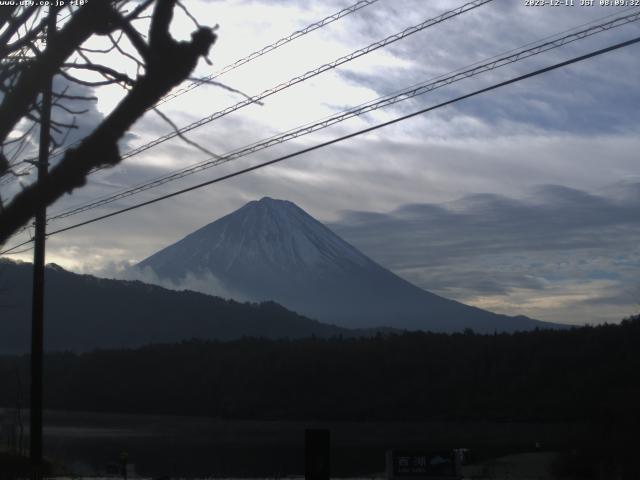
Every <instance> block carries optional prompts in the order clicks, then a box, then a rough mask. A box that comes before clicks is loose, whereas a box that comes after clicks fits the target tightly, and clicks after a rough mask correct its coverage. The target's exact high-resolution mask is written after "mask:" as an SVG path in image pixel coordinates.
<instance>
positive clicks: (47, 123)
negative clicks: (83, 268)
mask: <svg viewBox="0 0 640 480" xmlns="http://www.w3.org/2000/svg"><path fill="white" fill-rule="evenodd" d="M56 19H57V10H56V7H54V6H50V7H49V12H48V19H47V49H49V48H52V47H51V42H52V41H53V37H54V35H55V29H56ZM52 83H53V75H52V76H51V77H50V78H48V79H47V81H46V84H45V86H44V88H43V89H42V109H41V112H40V144H39V151H38V180H37V181H38V183H42V182H44V180H45V179H46V177H47V174H48V172H49V146H50V144H51V97H52ZM46 226H47V207H46V204H45V202H44V200H42V201H40V202H39V206H38V210H37V212H36V216H35V239H34V240H35V242H34V244H35V248H34V252H33V299H32V311H31V415H30V416H31V418H30V422H29V428H30V436H29V441H30V450H29V452H30V460H31V479H32V480H40V479H41V478H42V474H43V471H42V470H43V461H42V390H43V389H42V384H43V380H42V379H43V375H42V371H43V350H44V257H45V241H46Z"/></svg>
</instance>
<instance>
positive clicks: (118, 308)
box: [0, 259, 352, 353]
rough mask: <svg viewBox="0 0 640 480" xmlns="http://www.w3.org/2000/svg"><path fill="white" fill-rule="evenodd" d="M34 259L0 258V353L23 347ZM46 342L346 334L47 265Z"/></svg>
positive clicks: (282, 315) (93, 344)
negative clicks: (25, 260)
mask: <svg viewBox="0 0 640 480" xmlns="http://www.w3.org/2000/svg"><path fill="white" fill-rule="evenodd" d="M31 275H32V265H31V264H27V263H14V262H11V261H7V260H4V259H0V353H20V352H25V351H28V350H29V338H30V337H29V335H30V326H31ZM45 281H46V289H45V292H46V296H45V348H46V349H47V350H50V351H53V350H75V351H84V350H90V349H94V348H112V347H134V346H139V345H144V344H149V343H165V342H179V341H182V340H188V339H191V338H199V339H218V340H230V339H237V338H240V337H243V336H260V337H267V338H284V337H289V338H300V337H309V336H312V335H316V336H319V337H327V336H333V335H347V336H349V335H352V333H351V332H348V331H346V330H344V329H341V328H338V327H334V326H331V325H323V324H321V323H319V322H316V321H313V320H309V319H307V318H304V317H302V316H300V315H297V314H295V313H293V312H290V311H288V310H286V309H285V308H283V307H282V306H280V305H278V304H275V303H273V302H268V303H263V304H243V303H238V302H235V301H232V300H224V299H221V298H217V297H211V296H208V295H203V294H201V293H196V292H190V291H183V292H176V291H173V290H167V289H164V288H161V287H157V286H153V285H147V284H144V283H141V282H137V281H135V282H131V281H122V280H105V279H101V278H96V277H93V276H90V275H78V274H75V273H71V272H68V271H65V270H63V269H62V268H60V267H57V266H49V267H48V268H46V270H45Z"/></svg>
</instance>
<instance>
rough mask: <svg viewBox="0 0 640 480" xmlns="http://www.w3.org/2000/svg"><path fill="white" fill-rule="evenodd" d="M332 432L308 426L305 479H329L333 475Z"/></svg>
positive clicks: (306, 432) (306, 433)
mask: <svg viewBox="0 0 640 480" xmlns="http://www.w3.org/2000/svg"><path fill="white" fill-rule="evenodd" d="M330 456H331V434H330V432H329V430H326V429H320V428H317V429H316V428H308V429H307V430H306V431H305V462H304V478H305V480H329V478H330V477H331V463H330Z"/></svg>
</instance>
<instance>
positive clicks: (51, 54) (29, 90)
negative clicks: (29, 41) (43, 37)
mask: <svg viewBox="0 0 640 480" xmlns="http://www.w3.org/2000/svg"><path fill="white" fill-rule="evenodd" d="M105 5H106V2H100V1H98V0H96V1H93V2H88V3H87V4H86V5H85V6H83V7H81V8H80V9H79V10H78V11H77V12H76V13H74V16H73V17H72V18H71V20H69V22H68V23H67V24H66V25H65V28H64V29H63V30H62V31H61V32H60V33H59V34H57V36H56V49H55V51H52V49H51V48H50V45H49V46H48V48H47V50H46V51H45V52H44V54H43V56H42V58H40V59H38V60H36V61H35V62H34V65H33V67H32V69H31V70H35V71H37V72H38V73H39V75H41V76H42V77H44V78H46V75H47V74H48V75H53V73H63V74H65V75H68V74H66V73H64V72H61V70H60V67H61V66H62V65H63V63H64V62H65V60H66V59H67V58H68V57H69V55H70V54H71V53H72V52H73V51H74V49H76V48H77V47H78V46H80V45H82V44H83V43H84V42H85V41H86V40H87V38H88V37H89V36H91V35H92V34H95V33H99V34H105V35H106V34H108V33H110V31H109V29H111V28H112V24H113V25H118V26H119V27H118V28H121V26H120V25H121V21H120V20H119V18H120V17H121V15H120V14H119V13H115V11H114V10H113V9H112V8H111V7H110V5H108V7H109V8H106V7H105ZM175 5H176V0H156V1H155V8H154V10H153V17H152V20H151V28H150V32H149V41H148V42H147V44H146V47H145V48H146V50H147V57H146V58H144V60H145V72H144V75H142V76H140V77H139V78H138V79H137V80H136V81H135V84H134V85H133V86H132V87H131V90H130V91H129V92H128V93H127V94H126V96H125V97H124V98H123V99H122V100H121V102H120V103H119V104H118V105H117V106H116V107H115V108H114V110H113V111H112V112H111V113H110V114H109V115H108V116H107V117H106V118H105V119H104V120H103V121H102V123H100V125H98V127H96V129H95V130H94V131H93V132H92V133H91V134H90V135H89V136H88V137H86V138H85V139H84V140H83V141H82V142H81V143H80V144H79V145H78V146H77V147H76V148H72V149H69V150H67V152H66V154H65V155H64V156H63V158H62V159H61V161H60V162H59V163H58V164H57V165H56V166H54V167H53V168H52V170H51V171H50V173H49V175H48V176H47V177H46V178H45V179H44V181H42V182H38V184H35V185H30V186H28V187H26V188H25V189H24V190H23V191H22V192H20V193H19V194H17V195H16V196H15V197H14V198H13V200H12V201H11V203H9V204H8V205H7V206H6V208H5V209H4V210H3V211H2V212H0V244H2V243H4V242H5V241H6V240H7V239H8V238H9V237H10V236H11V235H12V234H13V233H14V232H16V231H17V230H18V229H19V228H20V227H22V226H23V225H25V224H26V223H27V222H28V221H29V219H30V218H31V217H32V216H33V214H34V212H35V210H36V209H37V208H39V206H40V205H49V204H51V203H53V202H54V201H56V200H57V199H58V198H60V197H61V196H62V195H64V194H65V193H69V192H71V191H73V190H74V189H76V188H78V187H80V186H82V185H84V184H85V182H86V178H87V175H88V174H89V173H90V172H91V171H92V170H93V169H94V168H98V167H102V166H112V165H116V164H117V163H118V162H120V160H121V158H120V153H119V151H118V140H119V139H120V138H121V137H122V136H123V135H124V134H125V133H126V132H127V131H128V130H129V129H130V128H131V126H132V125H133V124H134V123H135V122H136V121H137V120H138V119H139V118H140V117H141V116H142V115H143V114H144V112H145V111H146V110H148V109H149V107H151V106H152V105H154V104H155V103H156V102H157V101H158V100H160V99H161V98H162V97H163V96H165V95H166V94H167V93H169V91H170V90H171V89H172V88H174V87H176V86H177V85H179V84H180V83H181V82H182V81H184V80H185V79H186V78H188V77H189V75H190V73H191V72H192V71H193V69H194V68H195V66H196V64H197V62H198V60H199V59H200V58H202V57H205V56H206V55H207V54H208V52H209V49H210V47H211V45H212V44H213V43H214V42H215V39H216V35H215V33H214V32H213V30H212V29H210V28H200V29H198V30H197V31H195V32H194V33H193V34H192V35H191V40H190V41H188V42H178V41H176V40H175V39H174V38H173V37H172V36H171V34H170V33H169V27H170V24H171V20H172V17H173V10H174V7H175ZM86 12H89V13H86ZM81 14H82V15H81ZM99 14H103V15H104V16H105V17H107V18H108V21H107V25H106V26H105V24H104V17H103V23H100V19H99V17H96V15H99ZM114 18H115V20H113V19H114ZM105 32H106V33H105ZM125 33H126V32H125ZM140 38H142V37H141V36H140ZM63 39H66V40H65V41H63ZM66 41H68V42H69V43H68V44H65V42H66ZM31 70H30V71H29V72H25V73H24V74H23V75H22V76H21V77H22V78H21V80H20V82H19V84H18V85H16V87H15V88H14V90H13V94H14V96H15V92H18V91H20V92H23V98H21V99H15V98H12V99H11V101H10V102H8V100H9V99H8V98H5V101H3V103H2V105H0V140H2V139H4V138H6V136H7V135H8V133H9V132H10V130H11V128H12V127H13V125H15V123H16V122H17V120H19V119H20V118H22V117H24V116H26V114H27V113H28V111H29V106H31V105H32V104H33V103H34V100H35V98H36V97H37V93H38V91H39V89H38V88H39V86H40V85H41V83H42V81H38V80H37V79H36V78H33V74H32V72H31ZM25 81H26V83H27V85H26V86H25V85H23V83H24V82H25ZM24 97H26V100H25V99H24ZM7 104H11V105H12V106H13V108H14V109H15V110H14V111H10V110H9V109H8V107H7ZM16 110H17V112H16ZM5 113H6V114H8V115H9V117H10V118H5V117H4V114H5Z"/></svg>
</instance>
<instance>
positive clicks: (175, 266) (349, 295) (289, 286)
mask: <svg viewBox="0 0 640 480" xmlns="http://www.w3.org/2000/svg"><path fill="white" fill-rule="evenodd" d="M135 268H136V270H137V271H138V272H147V273H148V272H152V273H153V275H154V276H157V277H158V278H159V279H161V280H165V281H171V282H174V283H177V284H179V283H180V282H181V281H182V280H183V279H185V278H187V277H190V276H191V277H192V276H195V277H202V278H204V277H208V278H210V279H212V280H213V283H212V288H214V289H215V288H216V287H217V288H221V289H222V290H220V291H219V293H221V294H222V293H230V294H231V295H232V296H236V297H237V298H246V299H251V300H254V301H258V300H273V301H276V302H278V303H281V304H283V305H285V306H286V307H287V308H290V309H293V310H295V311H297V312H299V313H301V314H303V315H307V316H310V317H312V318H316V319H318V320H320V321H323V322H328V323H332V324H337V325H341V326H344V327H348V328H368V327H381V326H388V327H393V328H406V329H422V330H433V331H444V332H451V331H459V330H462V329H464V328H467V327H470V328H473V329H474V330H476V331H479V332H494V331H495V330H498V331H514V330H528V329H533V328H536V327H540V328H544V327H553V326H554V325H553V324H548V323H544V322H538V321H535V320H531V319H529V318H526V317H508V316H505V315H498V314H494V313H491V312H488V311H485V310H481V309H479V308H475V307H471V306H468V305H464V304H461V303H459V302H455V301H452V300H448V299H446V298H443V297H440V296H438V295H435V294H433V293H430V292H427V291H425V290H422V289H420V288H418V287H416V286H415V285H412V284H411V283H409V282H407V281H406V280H403V279H401V278H400V277H398V276H397V275H395V274H393V273H392V272H390V271H389V270H387V269H385V268H383V267H382V266H380V265H378V264H377V263H375V262H374V261H373V260H371V259H370V258H368V257H367V256H365V255H364V254H363V253H361V252H360V251H358V250H357V249H356V248H355V247H353V246H352V245H350V244H348V243H347V242H345V241H344V240H343V239H341V238H340V237H338V236H337V235H336V234H334V233H333V232H332V231H331V230H329V229H328V228H327V227H325V226H324V225H322V224H321V223H320V222H318V221H317V220H315V219H314V218H313V217H311V216H310V215H308V214H307V213H306V212H304V211H303V210H302V209H300V208H299V207H297V206H296V205H295V204H293V203H291V202H288V201H282V200H274V199H271V198H268V197H267V198H263V199H262V200H260V201H253V202H249V203H248V204H246V205H245V206H244V207H242V208H240V209H238V210H236V211H235V212H232V213H230V214H229V215H226V216H225V217H222V218H220V219H219V220H217V221H215V222H213V223H210V224H209V225H206V226H205V227H203V228H201V229H199V230H197V231H195V232H193V233H192V234H190V235H188V236H187V237H185V238H184V239H182V240H180V241H179V242H177V243H175V244H173V245H170V246H168V247H167V248H165V249H163V250H161V251H159V252H157V253H156V254H154V255H152V256H150V257H149V258H147V259H145V260H143V261H142V262H140V263H139V264H138V265H137V266H136V267H135ZM214 291H215V290H214Z"/></svg>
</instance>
